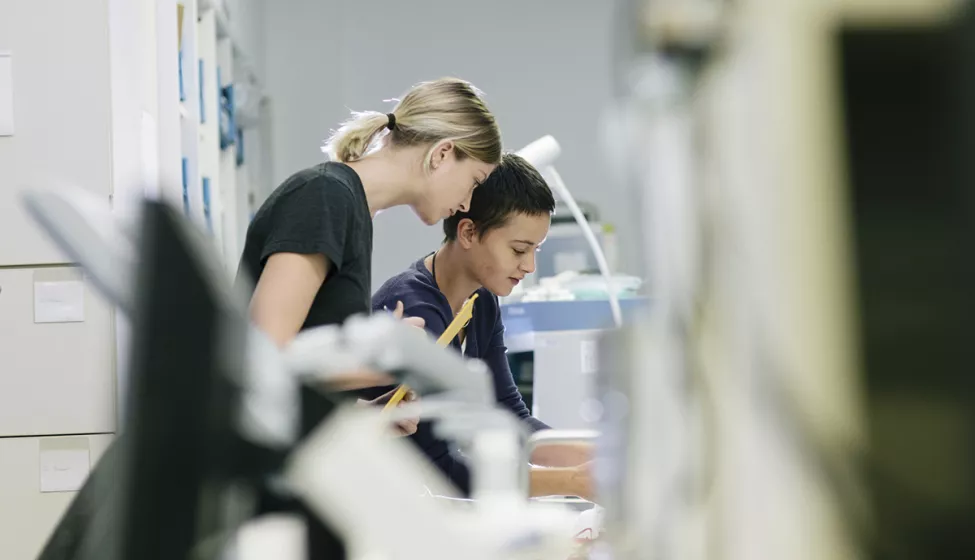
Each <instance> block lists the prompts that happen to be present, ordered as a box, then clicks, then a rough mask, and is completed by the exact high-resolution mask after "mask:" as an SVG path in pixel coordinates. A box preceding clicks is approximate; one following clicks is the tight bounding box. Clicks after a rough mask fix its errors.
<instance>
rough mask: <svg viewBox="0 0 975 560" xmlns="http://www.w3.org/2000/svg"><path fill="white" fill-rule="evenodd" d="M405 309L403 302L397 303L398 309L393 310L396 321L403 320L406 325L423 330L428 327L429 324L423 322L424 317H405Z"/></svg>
mask: <svg viewBox="0 0 975 560" xmlns="http://www.w3.org/2000/svg"><path fill="white" fill-rule="evenodd" d="M403 309H404V308H403V302H402V301H397V302H396V309H393V317H394V318H396V319H402V320H403V322H404V323H406V324H408V325H411V326H414V327H416V328H418V329H422V328H423V327H424V326H426V324H427V323H426V321H424V320H423V317H403Z"/></svg>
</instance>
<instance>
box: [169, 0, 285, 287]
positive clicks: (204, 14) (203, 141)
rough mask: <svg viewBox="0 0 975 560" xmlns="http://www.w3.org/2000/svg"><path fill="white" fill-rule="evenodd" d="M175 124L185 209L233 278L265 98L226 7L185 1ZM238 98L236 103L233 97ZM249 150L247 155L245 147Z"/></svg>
mask: <svg viewBox="0 0 975 560" xmlns="http://www.w3.org/2000/svg"><path fill="white" fill-rule="evenodd" d="M181 4H182V6H183V10H184V15H183V22H184V23H183V26H182V30H181V48H180V66H181V72H182V87H181V89H180V95H181V102H180V120H181V126H182V135H181V141H182V145H181V154H182V159H183V170H184V179H183V183H184V208H185V209H186V212H187V214H188V215H189V216H190V217H192V218H193V220H194V221H195V222H196V223H198V224H199V225H200V227H202V228H204V229H205V230H206V231H207V232H209V233H210V234H211V236H212V237H213V241H214V245H215V246H216V247H217V248H218V250H219V251H220V254H221V255H222V256H223V258H224V264H225V265H226V267H227V269H228V271H230V272H231V273H233V272H235V271H236V268H237V263H238V260H239V258H240V252H241V250H242V248H243V241H244V235H245V233H246V231H247V224H248V223H249V221H250V217H251V216H252V215H253V213H254V211H255V210H256V208H255V205H257V204H259V203H260V202H261V200H262V196H260V195H259V193H260V191H261V189H260V186H261V185H262V184H263V182H264V181H265V180H267V178H266V177H265V176H264V174H263V166H261V165H260V159H259V158H257V159H256V160H255V161H254V162H253V163H252V162H251V161H250V160H249V159H248V157H246V156H249V155H251V154H253V155H254V156H258V155H259V152H258V151H257V150H258V149H259V148H260V147H261V146H263V145H264V144H263V138H262V137H263V132H262V130H263V129H264V128H265V127H264V126H263V123H264V122H265V120H266V119H267V115H266V111H265V110H264V107H265V103H264V97H265V96H264V93H263V87H262V86H261V83H260V79H259V77H258V76H257V75H256V73H255V71H254V70H253V68H254V66H253V65H252V64H251V63H250V62H249V61H250V58H249V55H248V53H247V52H246V51H245V49H244V48H243V46H242V43H241V42H240V40H239V39H238V38H237V34H236V32H235V31H234V25H233V20H232V19H231V13H230V12H228V9H227V5H226V4H225V3H224V2H220V1H215V0H184V1H182V2H181ZM241 93H242V94H243V95H239V94H241ZM245 139H246V140H247V141H248V143H249V144H250V146H249V147H250V148H251V149H250V150H248V151H247V152H246V153H245V152H244V149H243V145H242V144H243V142H244V140H245Z"/></svg>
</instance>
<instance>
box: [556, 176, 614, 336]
mask: <svg viewBox="0 0 975 560" xmlns="http://www.w3.org/2000/svg"><path fill="white" fill-rule="evenodd" d="M546 172H547V173H548V174H549V175H550V176H551V178H552V182H553V183H554V185H555V190H556V191H558V193H559V197H560V198H562V199H563V201H564V202H565V204H566V206H568V207H569V211H570V212H572V216H573V217H575V219H576V222H578V223H579V226H580V227H581V228H582V235H583V236H585V238H586V241H587V242H588V243H589V246H590V247H591V248H592V253H593V256H595V257H596V265H597V266H598V267H599V272H600V274H602V275H603V278H604V279H605V280H606V291H607V292H608V294H609V308H610V310H611V311H612V312H613V324H614V325H616V328H621V327H622V326H623V312H622V310H621V309H620V299H619V294H617V293H616V289H615V285H614V282H613V277H612V275H611V274H610V272H609V264H608V263H607V262H606V255H605V254H603V249H602V247H600V246H599V241H597V240H596V235H595V234H594V233H593V232H592V227H591V226H590V225H589V221H588V220H586V216H585V215H584V214H583V213H582V209H580V208H579V205H578V204H576V200H575V199H574V198H572V194H571V193H570V192H569V189H568V188H567V187H566V186H565V183H564V182H563V181H562V177H561V176H560V175H559V172H558V171H556V170H555V167H554V166H552V165H549V166H548V168H547V169H546Z"/></svg>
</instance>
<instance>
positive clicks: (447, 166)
mask: <svg viewBox="0 0 975 560" xmlns="http://www.w3.org/2000/svg"><path fill="white" fill-rule="evenodd" d="M495 167H496V166H495V165H493V164H489V163H484V162H483V161H478V160H476V159H474V158H469V157H465V158H462V159H458V158H457V152H456V150H454V147H453V143H452V142H443V143H441V144H440V145H438V146H437V148H435V149H434V151H433V155H432V156H431V162H430V172H429V173H428V174H427V177H426V184H425V185H424V186H423V189H422V190H421V192H422V195H421V197H420V199H419V200H418V201H417V202H416V203H415V204H414V205H413V211H414V212H416V215H417V216H419V217H420V219H421V220H423V223H425V224H427V225H428V226H429V225H433V224H435V223H437V222H439V221H440V220H442V219H444V218H446V217H448V216H450V215H452V214H453V213H454V212H457V211H464V210H466V209H467V208H469V207H470V203H471V193H473V192H474V188H475V187H477V185H479V184H481V183H483V182H484V180H485V179H487V177H488V175H490V174H491V172H492V171H494V168H495Z"/></svg>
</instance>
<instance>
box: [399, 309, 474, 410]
mask: <svg viewBox="0 0 975 560" xmlns="http://www.w3.org/2000/svg"><path fill="white" fill-rule="evenodd" d="M476 299H477V294H474V295H472V296H471V297H470V299H468V300H467V301H465V302H464V306H463V307H461V308H460V311H459V312H458V313H457V316H456V317H454V320H453V321H451V322H450V324H449V325H447V328H446V329H444V331H443V334H441V335H440V338H438V339H437V345H438V346H442V347H444V346H447V345H448V344H450V341H451V340H453V339H454V337H455V336H457V333H459V332H460V330H461V329H462V328H464V326H466V325H467V322H468V321H470V320H471V317H473V316H474V300H476ZM409 390H410V388H409V387H407V386H406V385H400V386H399V387H398V388H397V389H396V392H395V393H393V396H392V397H390V398H389V402H387V403H386V406H384V407H383V411H384V412H385V411H387V410H389V409H391V408H393V407H394V406H396V405H398V404H399V402H400V401H401V400H403V397H405V396H406V393H407V392H408V391H409Z"/></svg>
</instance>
